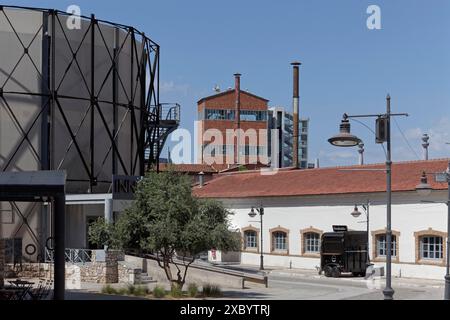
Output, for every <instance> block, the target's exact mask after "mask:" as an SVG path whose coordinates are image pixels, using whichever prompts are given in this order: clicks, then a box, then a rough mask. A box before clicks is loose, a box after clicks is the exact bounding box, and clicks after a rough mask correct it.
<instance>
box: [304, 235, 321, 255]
mask: <svg viewBox="0 0 450 320" xmlns="http://www.w3.org/2000/svg"><path fill="white" fill-rule="evenodd" d="M303 241H304V246H305V253H320V234H318V233H316V232H307V233H305V234H304V238H303Z"/></svg>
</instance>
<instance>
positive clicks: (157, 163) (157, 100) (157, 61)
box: [152, 45, 161, 173]
mask: <svg viewBox="0 0 450 320" xmlns="http://www.w3.org/2000/svg"><path fill="white" fill-rule="evenodd" d="M156 48H157V53H156V55H155V59H156V69H157V75H156V88H157V91H156V106H157V115H156V127H155V130H157V131H158V137H159V120H160V111H159V108H160V105H159V63H160V60H159V59H160V50H161V48H160V47H159V45H158V46H157V47H156ZM155 71H156V70H153V72H155ZM153 88H155V86H154V85H153ZM152 94H155V93H154V92H153V93H152ZM158 149H159V139H158ZM157 151H159V150H157ZM156 172H157V173H159V154H158V152H157V153H156Z"/></svg>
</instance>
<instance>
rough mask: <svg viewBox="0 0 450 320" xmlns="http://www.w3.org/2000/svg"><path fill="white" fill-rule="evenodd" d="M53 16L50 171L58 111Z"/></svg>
mask: <svg viewBox="0 0 450 320" xmlns="http://www.w3.org/2000/svg"><path fill="white" fill-rule="evenodd" d="M50 14H51V16H52V34H51V38H50V45H51V75H50V77H51V78H50V91H51V92H50V95H51V105H50V110H49V118H50V124H49V127H50V139H49V140H50V142H49V154H50V156H49V169H50V170H51V169H53V168H54V167H55V164H54V150H55V149H54V143H55V126H54V125H53V124H54V123H55V109H56V11H55V10H50Z"/></svg>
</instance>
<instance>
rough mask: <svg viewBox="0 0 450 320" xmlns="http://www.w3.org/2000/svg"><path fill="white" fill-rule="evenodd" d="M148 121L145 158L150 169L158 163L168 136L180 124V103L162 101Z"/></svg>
mask: <svg viewBox="0 0 450 320" xmlns="http://www.w3.org/2000/svg"><path fill="white" fill-rule="evenodd" d="M148 121H149V124H148V126H147V134H146V144H145V159H146V162H147V169H150V168H151V166H152V165H155V164H156V165H158V163H159V157H160V155H161V151H162V149H163V147H164V143H165V142H166V140H167V137H168V136H169V135H170V134H171V133H172V132H173V131H175V130H176V129H177V128H178V126H179V124H180V105H179V104H178V103H161V104H159V105H158V106H153V107H152V111H151V112H150V115H149V119H148Z"/></svg>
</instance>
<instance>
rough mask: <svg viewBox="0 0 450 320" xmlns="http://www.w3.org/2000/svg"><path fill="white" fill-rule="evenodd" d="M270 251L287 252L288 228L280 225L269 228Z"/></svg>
mask: <svg viewBox="0 0 450 320" xmlns="http://www.w3.org/2000/svg"><path fill="white" fill-rule="evenodd" d="M269 232H270V240H271V241H270V242H271V246H270V247H271V248H270V249H271V252H272V253H275V254H289V230H288V229H285V228H282V227H280V226H278V227H276V228H273V229H270V230H269Z"/></svg>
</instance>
